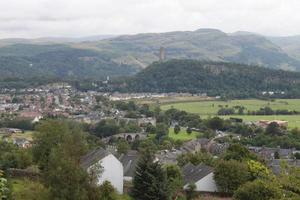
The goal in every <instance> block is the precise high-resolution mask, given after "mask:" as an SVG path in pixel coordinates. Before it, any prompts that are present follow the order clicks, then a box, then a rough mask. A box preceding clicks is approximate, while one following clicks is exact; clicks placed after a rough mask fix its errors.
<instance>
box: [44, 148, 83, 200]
mask: <svg viewBox="0 0 300 200" xmlns="http://www.w3.org/2000/svg"><path fill="white" fill-rule="evenodd" d="M43 181H44V182H45V184H46V186H47V187H49V188H50V196H51V199H58V200H74V199H81V200H87V199H88V198H87V197H88V192H87V187H86V186H87V185H88V174H87V172H86V171H84V169H83V168H81V166H80V165H79V164H78V162H77V161H75V160H74V159H72V157H69V155H68V154H67V153H66V152H65V150H64V149H63V148H62V147H59V148H57V149H54V150H53V151H52V152H51V154H50V161H49V165H48V169H47V170H46V171H45V172H44V174H43Z"/></svg>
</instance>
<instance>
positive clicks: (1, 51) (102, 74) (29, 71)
mask: <svg viewBox="0 0 300 200" xmlns="http://www.w3.org/2000/svg"><path fill="white" fill-rule="evenodd" d="M136 71H137V70H136V69H135V68H134V67H132V66H128V65H125V64H120V63H116V62H113V61H112V60H111V59H110V58H109V57H108V56H107V55H105V53H100V52H97V51H93V50H87V49H77V48H72V47H69V46H67V45H32V44H16V45H12V46H5V47H2V48H0V74H1V77H0V81H1V80H2V81H3V80H4V79H7V78H10V79H31V78H33V77H48V78H64V79H66V80H68V79H97V80H99V79H100V80H101V79H103V78H106V76H121V75H130V74H134V73H136Z"/></svg>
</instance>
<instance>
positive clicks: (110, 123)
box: [94, 120, 120, 138]
mask: <svg viewBox="0 0 300 200" xmlns="http://www.w3.org/2000/svg"><path fill="white" fill-rule="evenodd" d="M119 128H120V127H119V126H118V125H117V124H116V122H115V121H114V120H102V121H100V122H99V123H98V124H97V125H96V128H95V130H94V131H95V133H96V135H97V136H98V137H101V138H102V137H108V136H112V135H116V134H117V133H119Z"/></svg>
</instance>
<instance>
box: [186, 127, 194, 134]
mask: <svg viewBox="0 0 300 200" xmlns="http://www.w3.org/2000/svg"><path fill="white" fill-rule="evenodd" d="M186 132H187V134H189V135H190V134H192V132H193V131H192V129H191V128H190V127H188V128H187V129H186Z"/></svg>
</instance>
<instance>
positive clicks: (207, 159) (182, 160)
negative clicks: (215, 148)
mask: <svg viewBox="0 0 300 200" xmlns="http://www.w3.org/2000/svg"><path fill="white" fill-rule="evenodd" d="M177 161H178V165H179V166H184V165H186V164H187V163H192V164H193V165H199V164H201V163H204V164H205V165H209V166H212V165H213V162H214V160H213V157H212V155H211V154H208V153H206V152H204V151H200V152H197V153H185V154H181V155H179V156H178V157H177Z"/></svg>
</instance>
